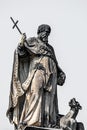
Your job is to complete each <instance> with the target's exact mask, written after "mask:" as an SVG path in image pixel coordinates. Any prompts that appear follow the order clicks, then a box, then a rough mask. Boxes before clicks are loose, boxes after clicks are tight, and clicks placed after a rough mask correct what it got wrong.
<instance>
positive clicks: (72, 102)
mask: <svg viewBox="0 0 87 130" xmlns="http://www.w3.org/2000/svg"><path fill="white" fill-rule="evenodd" d="M69 106H70V107H71V109H72V108H74V109H75V110H79V109H80V110H81V109H82V106H81V105H80V103H79V102H78V101H76V99H75V98H73V99H71V100H70V102H69Z"/></svg>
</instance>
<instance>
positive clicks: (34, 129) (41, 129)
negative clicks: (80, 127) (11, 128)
mask: <svg viewBox="0 0 87 130" xmlns="http://www.w3.org/2000/svg"><path fill="white" fill-rule="evenodd" d="M24 130H63V129H59V128H47V127H35V126H32V127H26V128H25V129H24Z"/></svg>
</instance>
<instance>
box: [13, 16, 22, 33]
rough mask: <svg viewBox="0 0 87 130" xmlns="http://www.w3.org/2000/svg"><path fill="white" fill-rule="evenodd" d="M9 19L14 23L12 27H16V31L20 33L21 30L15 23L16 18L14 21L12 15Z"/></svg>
mask: <svg viewBox="0 0 87 130" xmlns="http://www.w3.org/2000/svg"><path fill="white" fill-rule="evenodd" d="M10 19H11V20H12V22H13V23H14V25H13V27H12V28H13V29H14V28H15V27H16V28H17V30H18V32H19V33H20V34H22V32H21V30H20V29H19V27H18V26H17V23H18V20H17V21H16V22H15V21H14V20H13V18H12V17H10Z"/></svg>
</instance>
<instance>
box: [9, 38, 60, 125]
mask: <svg viewBox="0 0 87 130" xmlns="http://www.w3.org/2000/svg"><path fill="white" fill-rule="evenodd" d="M61 72H62V70H61V69H60V67H59V66H58V63H57V61H56V57H55V54H54V50H53V48H52V46H50V45H49V44H47V45H46V44H44V43H43V42H42V41H40V40H39V39H38V38H29V39H28V40H27V42H25V43H24V46H23V47H21V46H20V45H19V46H18V47H17V49H16V50H15V53H14V64H13V72H12V81H11V90H10V96H9V108H8V111H7V116H8V117H9V119H10V121H11V122H12V123H14V124H15V125H16V126H19V124H20V123H24V124H27V126H31V125H33V126H36V125H37V126H41V125H42V126H46V127H48V126H50V124H51V125H56V124H57V115H58V99H57V83H58V82H57V81H58V80H57V79H58V77H59V76H60V73H61Z"/></svg>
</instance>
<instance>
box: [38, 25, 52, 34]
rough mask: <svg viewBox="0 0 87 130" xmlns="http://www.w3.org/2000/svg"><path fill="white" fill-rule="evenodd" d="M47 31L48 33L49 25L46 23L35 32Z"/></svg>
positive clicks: (49, 30)
mask: <svg viewBox="0 0 87 130" xmlns="http://www.w3.org/2000/svg"><path fill="white" fill-rule="evenodd" d="M44 31H47V32H48V33H49V34H50V32H51V27H50V26H49V25H47V24H42V25H40V26H39V27H38V30H37V34H39V33H41V32H44Z"/></svg>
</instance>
